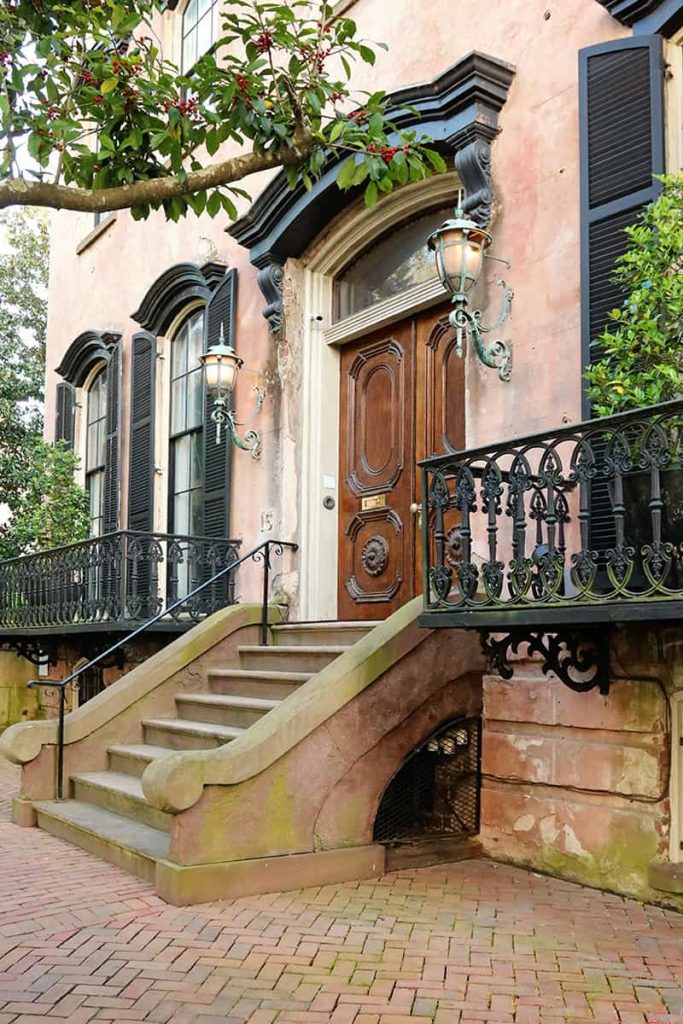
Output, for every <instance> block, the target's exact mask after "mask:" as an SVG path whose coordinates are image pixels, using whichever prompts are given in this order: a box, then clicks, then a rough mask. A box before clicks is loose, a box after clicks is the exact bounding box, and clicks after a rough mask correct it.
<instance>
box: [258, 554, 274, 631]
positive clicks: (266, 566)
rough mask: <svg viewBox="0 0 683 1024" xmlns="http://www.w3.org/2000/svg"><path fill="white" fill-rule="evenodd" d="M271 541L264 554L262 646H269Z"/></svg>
mask: <svg viewBox="0 0 683 1024" xmlns="http://www.w3.org/2000/svg"><path fill="white" fill-rule="evenodd" d="M271 543H272V542H271V541H269V540H268V541H266V548H265V551H264V552H263V604H262V605H261V646H262V647H267V646H268V590H269V586H270V580H269V570H270V545H271Z"/></svg>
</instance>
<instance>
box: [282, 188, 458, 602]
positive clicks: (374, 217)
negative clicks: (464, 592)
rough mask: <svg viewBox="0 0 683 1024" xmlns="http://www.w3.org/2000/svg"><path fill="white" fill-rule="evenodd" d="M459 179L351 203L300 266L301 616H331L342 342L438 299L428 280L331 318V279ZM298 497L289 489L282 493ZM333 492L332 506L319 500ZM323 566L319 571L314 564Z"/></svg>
mask: <svg viewBox="0 0 683 1024" xmlns="http://www.w3.org/2000/svg"><path fill="white" fill-rule="evenodd" d="M458 185H459V180H458V178H457V176H456V175H454V174H449V175H446V176H440V177H438V178H432V179H430V180H429V181H427V182H422V183H419V184H416V185H412V186H408V187H406V188H404V189H401V190H399V191H398V192H396V193H394V194H392V195H391V196H389V197H388V198H387V199H386V200H385V201H384V202H382V203H381V204H380V205H379V206H378V207H377V209H375V210H368V209H366V208H365V207H364V206H357V207H356V208H355V210H354V211H353V213H352V214H350V215H349V216H348V217H345V218H343V219H342V220H341V223H340V224H339V225H338V226H337V227H336V228H335V229H333V230H331V231H330V232H328V234H327V235H326V237H325V238H324V239H323V240H322V241H321V242H320V243H319V244H318V245H317V246H316V247H315V248H314V249H313V251H312V253H311V255H310V257H309V258H308V259H306V258H305V257H304V260H303V264H304V270H303V343H302V350H303V361H302V363H303V364H302V396H303V420H302V435H303V437H302V440H303V452H302V470H301V485H300V509H301V512H300V526H301V554H300V566H301V577H300V612H299V614H300V616H301V618H302V619H306V618H311V619H313V618H324V619H325V618H330V619H336V618H337V576H338V531H339V486H340V483H341V481H340V480H339V479H338V473H339V442H340V437H339V431H340V420H339V407H340V356H341V350H342V348H343V346H344V345H345V344H348V343H349V342H352V341H354V340H355V339H357V338H359V337H361V336H363V335H364V334H366V333H368V332H369V331H371V330H373V329H379V328H382V327H387V326H389V325H390V324H393V323H396V322H398V321H399V320H402V319H403V318H404V317H406V316H407V315H408V314H414V313H418V312H420V311H421V310H424V309H428V308H429V307H431V306H434V305H438V304H439V303H442V302H443V301H444V298H445V297H446V293H445V291H444V289H443V286H442V284H441V282H440V281H439V280H438V279H437V278H436V275H435V277H434V280H432V281H429V282H426V283H424V284H419V285H416V286H414V287H413V288H410V289H408V290H407V291H405V292H403V293H402V294H401V295H398V296H395V297H392V298H390V299H386V300H384V301H383V302H379V303H376V304H375V305H374V306H372V307H370V308H369V309H366V310H363V311H362V312H360V313H356V314H355V315H353V316H350V317H348V318H346V319H345V320H343V321H340V322H338V323H332V319H333V318H332V304H333V285H334V279H335V277H336V276H337V275H338V274H339V273H340V272H341V271H342V270H343V269H345V267H346V266H348V264H349V263H350V262H351V261H352V260H353V258H354V257H355V256H357V255H358V254H359V253H360V252H361V251H363V250H364V249H366V248H367V247H368V246H370V245H371V244H372V243H373V242H375V241H377V240H379V239H380V238H381V237H382V236H383V235H386V234H388V233H389V232H391V230H392V229H395V228H396V226H397V225H399V224H402V223H405V222H406V221H408V220H410V219H411V218H413V217H417V216H421V215H423V214H425V213H427V212H429V211H430V210H431V209H434V207H435V206H436V207H438V206H442V205H444V203H448V202H450V201H451V200H452V201H455V197H456V194H457V188H458ZM288 497H291V499H292V500H297V496H296V495H291V496H288ZM330 497H331V498H333V499H334V502H335V507H334V509H331V510H330V509H327V508H326V507H325V506H324V504H323V501H324V499H325V498H330ZM321 565H324V566H325V572H324V573H321V572H320V571H319V567H320V566H321Z"/></svg>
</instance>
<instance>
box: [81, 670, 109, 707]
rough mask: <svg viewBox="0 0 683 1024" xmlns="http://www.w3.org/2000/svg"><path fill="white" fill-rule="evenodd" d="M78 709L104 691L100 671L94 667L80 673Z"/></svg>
mask: <svg viewBox="0 0 683 1024" xmlns="http://www.w3.org/2000/svg"><path fill="white" fill-rule="evenodd" d="M77 687H78V705H77V706H78V707H81V705H82V704H86V703H87V702H88V701H89V700H92V699H93V697H96V696H97V694H98V693H102V691H103V690H104V689H105V685H104V678H103V673H102V669H101V668H100V667H99V666H98V665H95V666H94V667H93V668H89V669H87V670H86V671H85V672H82V673H81V675H80V676H79V678H78V683H77Z"/></svg>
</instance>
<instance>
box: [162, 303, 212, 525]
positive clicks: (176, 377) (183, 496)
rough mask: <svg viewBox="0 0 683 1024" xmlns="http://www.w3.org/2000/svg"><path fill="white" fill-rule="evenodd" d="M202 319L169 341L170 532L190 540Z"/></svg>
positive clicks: (197, 510)
mask: <svg viewBox="0 0 683 1024" xmlns="http://www.w3.org/2000/svg"><path fill="white" fill-rule="evenodd" d="M205 318H206V314H205V311H204V310H203V309H199V310H197V311H196V312H194V313H191V314H190V315H189V316H188V317H187V319H186V320H185V321H184V322H183V323H182V325H181V326H180V328H179V330H178V331H177V333H176V335H175V337H174V338H173V341H172V342H171V429H170V438H171V451H170V470H171V475H170V520H171V532H172V533H175V534H184V535H186V536H194V537H196V536H200V535H201V534H202V533H203V507H202V480H203V476H204V451H203V441H204V438H203V433H204V431H203V427H204V381H203V376H202V368H201V364H200V362H199V356H200V355H201V354H202V352H203V351H204V335H205Z"/></svg>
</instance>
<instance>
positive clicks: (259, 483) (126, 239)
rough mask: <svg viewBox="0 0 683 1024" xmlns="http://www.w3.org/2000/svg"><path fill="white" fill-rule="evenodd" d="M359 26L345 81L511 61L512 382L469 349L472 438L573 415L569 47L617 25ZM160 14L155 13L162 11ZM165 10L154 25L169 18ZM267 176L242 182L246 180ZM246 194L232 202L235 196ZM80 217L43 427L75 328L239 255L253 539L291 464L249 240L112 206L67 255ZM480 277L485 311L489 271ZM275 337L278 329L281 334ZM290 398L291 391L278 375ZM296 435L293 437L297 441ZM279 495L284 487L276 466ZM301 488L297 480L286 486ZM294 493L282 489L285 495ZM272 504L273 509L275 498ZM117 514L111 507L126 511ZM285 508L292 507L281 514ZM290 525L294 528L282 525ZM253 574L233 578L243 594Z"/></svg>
mask: <svg viewBox="0 0 683 1024" xmlns="http://www.w3.org/2000/svg"><path fill="white" fill-rule="evenodd" d="M349 13H350V14H352V15H353V17H354V18H355V19H356V20H357V21H358V23H359V27H360V32H361V34H362V35H364V36H365V37H367V38H370V39H374V40H382V41H385V42H386V43H387V44H388V46H389V51H388V53H386V54H385V53H383V52H382V51H380V54H379V57H378V61H377V65H376V67H375V68H374V69H370V68H367V67H365V66H363V67H359V68H358V77H357V84H358V87H359V88H361V89H363V88H372V89H376V88H385V89H387V90H390V89H393V88H396V87H399V86H403V85H406V84H409V83H412V82H415V81H421V80H425V79H430V78H432V77H434V76H435V75H437V74H439V73H440V72H442V71H443V70H444V69H445V68H447V67H448V66H450V65H451V64H453V63H454V62H455V61H457V60H458V59H459V58H460V57H462V56H463V55H464V54H465V53H467V52H468V51H469V50H472V49H477V50H480V51H483V52H484V53H487V54H490V55H492V56H494V57H496V58H499V59H501V60H504V61H507V62H509V63H511V64H513V65H514V66H515V67H516V69H517V71H516V76H515V79H514V82H513V84H512V88H511V92H510V96H509V99H508V102H507V104H506V106H505V108H504V110H503V112H502V115H501V124H502V132H501V134H500V136H499V138H498V139H497V140H496V142H495V143H494V148H493V175H494V183H495V193H496V205H495V211H494V221H493V230H494V233H495V241H494V248H493V250H492V251H493V252H494V254H496V255H501V256H505V257H506V258H507V259H509V260H510V261H511V263H512V268H511V270H510V271H509V272H508V273H507V275H506V276H507V277H508V280H509V283H510V284H511V285H512V286H513V288H514V290H515V300H514V307H513V314H512V317H511V319H510V321H509V323H508V325H506V333H507V335H508V336H509V337H510V338H511V340H512V342H513V345H514V366H513V376H512V382H511V383H510V384H505V383H502V382H500V381H499V380H498V378H497V376H496V374H495V372H492V371H487V370H485V369H483V368H482V367H481V366H479V365H478V364H477V363H476V362H475V361H474V359H473V358H470V360H469V363H468V378H467V380H468V410H467V415H468V427H467V434H468V437H467V440H468V443H470V444H475V443H481V442H482V441H484V440H494V439H496V438H498V437H504V436H509V435H510V434H523V433H526V432H529V431H532V430H535V429H540V428H542V427H543V426H548V427H550V426H552V425H555V424H559V423H560V422H571V421H575V420H577V419H578V418H579V417H580V341H579V167H578V164H579V146H578V71H577V65H578V58H577V53H578V50H579V49H580V48H582V47H584V46H587V45H590V44H592V43H596V42H600V41H602V40H605V39H609V38H616V37H618V36H619V35H623V34H624V32H625V30H624V29H623V28H621V27H620V26H619V24H618V23H617V22H616V21H614V20H613V19H612V18H611V17H610V16H609V15H608V14H607V13H606V12H605V10H604V8H603V7H601V6H600V5H599V4H598V3H596V2H595V0H492V2H490V3H488V4H482V3H481V0H433V2H431V3H429V4H425V3H424V2H423V0H358V2H357V3H355V4H354V5H353V6H352V10H351V11H350V12H349ZM167 17H168V16H167ZM169 26H170V22H167V29H168V31H169V32H170V27H169ZM265 180H267V179H266V178H262V179H261V180H260V181H256V180H255V181H253V182H251V183H250V185H251V187H252V194H253V195H256V194H257V192H258V188H259V187H262V184H263V183H264V181H265ZM243 208H244V206H243ZM90 226H91V219H90V218H89V217H86V216H81V215H72V214H58V215H56V216H55V218H54V231H53V238H52V274H51V282H50V313H49V328H48V330H49V345H48V380H47V403H48V410H49V412H48V417H47V431H48V435H50V434H51V432H52V430H53V419H54V417H53V414H52V412H51V410H52V409H53V408H54V388H55V385H56V383H57V377H56V375H55V373H54V368H55V367H56V366H57V365H58V363H59V361H60V359H61V356H62V354H63V352H64V351H65V349H66V348H67V346H68V345H69V344H70V342H71V341H72V340H73V339H74V338H75V337H76V336H77V335H78V334H79V333H80V332H81V331H83V330H85V329H90V328H91V329H95V330H116V331H120V332H122V333H123V336H124V339H125V341H128V340H129V339H130V336H131V335H132V333H134V331H135V329H136V325H135V324H134V323H133V322H132V321H131V319H130V313H131V312H132V311H133V310H135V309H136V308H137V306H138V305H139V303H140V301H141V299H142V297H143V296H144V294H145V292H146V291H147V289H148V288H149V286H150V285H151V284H152V283H153V282H154V280H155V279H156V278H157V277H158V275H159V274H161V273H162V272H163V271H164V270H166V269H167V268H168V267H169V266H171V265H173V264H174V263H177V262H181V261H188V260H189V261H195V262H198V263H202V262H204V261H205V260H207V259H209V258H211V259H216V260H222V261H225V262H226V263H228V264H230V265H231V266H235V267H237V268H238V270H239V273H240V280H239V301H238V313H237V315H238V334H237V345H238V348H239V350H240V352H241V354H242V356H243V357H244V358H245V361H246V366H247V367H248V368H249V369H250V370H254V371H256V373H257V375H260V376H261V379H262V380H263V379H266V378H267V380H268V390H269V398H268V401H267V403H266V406H265V409H264V412H263V414H262V417H261V420H260V422H259V424H258V425H259V427H260V428H261V429H262V430H263V432H264V457H263V459H262V461H261V462H260V463H256V462H254V461H252V460H251V459H250V458H249V457H248V456H247V455H245V454H244V453H237V454H236V458H235V462H234V467H235V468H234V473H235V482H236V483H237V482H238V486H234V487H233V498H232V501H233V509H232V523H233V531H232V532H233V534H234V535H237V536H241V537H243V539H244V542H245V546H246V547H248V546H251V545H252V544H254V543H258V542H259V540H261V539H263V536H262V535H261V534H260V533H259V517H260V513H261V511H262V510H265V509H268V508H272V507H273V502H277V493H276V489H275V488H274V487H273V480H275V479H277V478H279V477H280V476H281V474H282V473H283V472H290V471H289V470H287V469H285V468H284V465H283V464H281V456H280V447H279V441H280V431H281V430H283V429H285V425H284V424H283V423H281V422H280V421H279V416H280V409H281V408H282V406H281V403H280V401H279V396H278V387H279V385H278V381H277V373H276V372H275V370H276V353H275V342H274V341H273V339H272V337H271V336H270V335H269V331H268V326H267V324H266V321H265V320H264V319H263V317H262V316H261V309H262V308H263V306H264V304H265V302H264V299H263V296H262V295H261V292H260V291H259V289H258V286H257V284H256V271H255V269H254V268H253V267H252V266H251V265H250V263H249V254H248V252H247V251H246V250H245V249H243V248H241V247H240V246H238V245H237V244H236V243H235V242H234V241H233V240H232V238H231V237H230V236H229V235H228V234H226V233H225V228H226V226H227V225H226V223H225V222H224V221H223V220H222V219H220V218H219V219H217V220H215V221H211V220H210V219H208V218H206V217H202V218H199V219H197V218H194V217H190V218H188V219H187V220H186V221H184V222H182V223H180V224H178V225H173V224H166V223H165V221H164V219H163V217H162V216H160V215H154V216H152V217H151V218H150V219H149V221H147V222H142V223H134V222H133V221H132V219H131V218H130V217H129V215H128V214H126V213H119V214H118V215H117V217H116V221H115V223H114V224H113V225H112V226H111V227H109V228H108V229H107V230H106V231H105V232H104V233H103V234H102V235H101V236H100V237H98V238H97V239H96V240H95V241H94V242H93V243H92V244H91V245H90V246H89V247H87V248H86V249H85V250H84V251H82V252H81V253H80V255H79V254H77V251H76V249H77V246H78V243H79V242H81V241H82V239H83V238H84V236H86V235H87V233H88V231H89V228H90ZM493 266H494V269H493V271H491V274H490V279H489V282H488V284H489V287H486V285H485V286H484V287H483V288H481V289H480V293H481V296H482V299H483V300H484V301H486V298H487V296H488V297H489V298H490V301H491V311H490V313H491V315H492V316H495V314H496V311H497V302H498V293H497V289H496V288H495V281H496V279H497V277H498V271H497V270H496V268H495V265H493ZM284 342H285V343H286V339H284ZM128 368H129V367H128V351H127V350H125V354H124V365H123V373H124V387H123V402H124V405H123V410H122V423H123V443H122V449H121V450H122V466H121V470H122V473H121V480H122V489H123V493H122V506H121V507H122V509H123V510H124V515H125V507H126V477H127V465H126V436H127V429H128V428H127V420H128V407H127V400H128V386H129V385H128ZM256 379H257V377H253V376H251V375H244V379H243V381H242V383H241V385H240V387H239V389H238V394H237V411H238V415H240V414H242V415H244V416H247V415H248V413H249V410H250V403H251V385H252V384H253V383H254V382H255V381H256ZM284 386H285V388H286V389H287V388H289V389H291V394H290V395H289V398H290V400H291V402H294V403H295V404H296V403H297V402H298V401H299V392H298V390H297V387H296V385H293V384H292V383H291V376H290V378H289V379H288V381H287V382H286V383H285V385H284ZM300 440H301V439H300V438H295V439H294V441H295V443H297V442H300ZM289 485H290V487H289V492H288V493H290V494H296V493H297V491H296V486H295V485H294V484H293V482H292V481H289ZM300 498H301V495H298V499H299V500H300ZM295 503H296V499H295ZM276 512H277V510H276ZM124 521H125V520H124ZM293 522H294V524H295V523H296V516H294V519H293ZM294 528H295V527H294ZM252 584H253V586H255V585H256V580H255V579H254V580H253V581H250V580H249V578H248V577H247V578H246V579H245V581H244V588H245V590H244V592H245V596H246V594H247V593H248V592H249V590H250V588H251V586H252Z"/></svg>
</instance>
